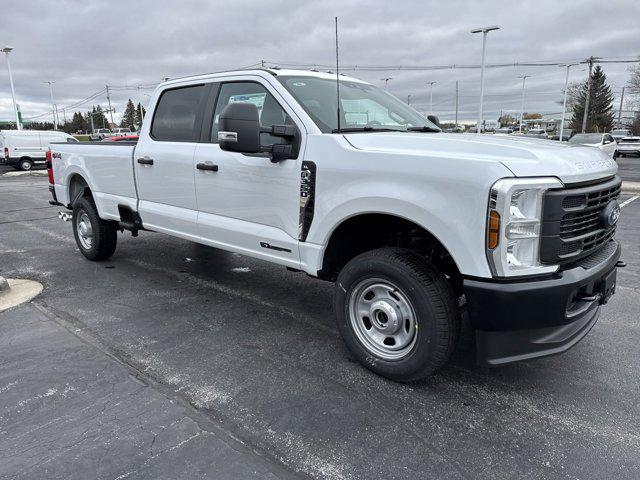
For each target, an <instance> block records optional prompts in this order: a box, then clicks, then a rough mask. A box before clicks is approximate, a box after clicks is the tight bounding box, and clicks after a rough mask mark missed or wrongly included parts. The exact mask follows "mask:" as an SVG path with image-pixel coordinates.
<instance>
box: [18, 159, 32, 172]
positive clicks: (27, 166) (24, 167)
mask: <svg viewBox="0 0 640 480" xmlns="http://www.w3.org/2000/svg"><path fill="white" fill-rule="evenodd" d="M20 167H21V168H22V170H31V162H27V161H24V162H22V165H21V166H20Z"/></svg>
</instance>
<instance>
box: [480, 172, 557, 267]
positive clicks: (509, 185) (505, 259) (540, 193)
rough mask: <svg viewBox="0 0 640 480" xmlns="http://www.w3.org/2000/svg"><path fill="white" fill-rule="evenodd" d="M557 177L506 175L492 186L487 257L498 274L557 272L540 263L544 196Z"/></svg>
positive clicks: (488, 217)
mask: <svg viewBox="0 0 640 480" xmlns="http://www.w3.org/2000/svg"><path fill="white" fill-rule="evenodd" d="M562 186H563V185H562V182H560V180H558V179H557V178H505V179H502V180H498V181H497V182H496V183H494V184H493V187H491V193H490V195H489V211H488V215H487V258H488V260H489V264H490V265H491V270H492V271H493V273H494V275H496V276H498V277H513V276H519V275H536V274H542V273H551V272H555V271H556V270H557V269H558V265H542V264H541V263H540V255H539V247H540V222H541V219H542V199H543V197H544V194H545V192H546V191H547V190H549V189H550V188H560V187H562Z"/></svg>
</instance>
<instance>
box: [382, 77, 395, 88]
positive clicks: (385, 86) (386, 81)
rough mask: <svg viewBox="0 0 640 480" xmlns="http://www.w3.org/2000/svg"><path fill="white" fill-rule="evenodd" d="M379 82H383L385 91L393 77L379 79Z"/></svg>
mask: <svg viewBox="0 0 640 480" xmlns="http://www.w3.org/2000/svg"><path fill="white" fill-rule="evenodd" d="M380 80H381V81H383V82H384V89H385V90H386V89H387V84H388V83H389V80H393V77H385V78H381V79H380Z"/></svg>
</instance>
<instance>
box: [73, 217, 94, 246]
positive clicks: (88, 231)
mask: <svg viewBox="0 0 640 480" xmlns="http://www.w3.org/2000/svg"><path fill="white" fill-rule="evenodd" d="M76 231H77V232H78V239H79V240H80V244H81V245H82V247H83V248H84V249H86V250H91V247H92V245H93V227H92V226H91V220H90V219H89V215H87V213H86V212H85V211H84V210H81V211H80V213H79V215H78V221H77V222H76Z"/></svg>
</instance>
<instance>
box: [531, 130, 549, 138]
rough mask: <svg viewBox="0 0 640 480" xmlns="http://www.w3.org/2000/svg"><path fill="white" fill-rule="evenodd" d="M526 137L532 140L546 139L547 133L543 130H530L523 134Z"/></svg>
mask: <svg viewBox="0 0 640 480" xmlns="http://www.w3.org/2000/svg"><path fill="white" fill-rule="evenodd" d="M525 135H526V136H527V137H534V138H546V139H548V138H549V137H548V135H547V131H546V130H545V129H544V128H530V129H529V130H528V131H527V133H525Z"/></svg>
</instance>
